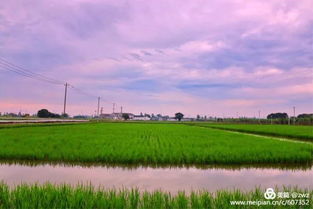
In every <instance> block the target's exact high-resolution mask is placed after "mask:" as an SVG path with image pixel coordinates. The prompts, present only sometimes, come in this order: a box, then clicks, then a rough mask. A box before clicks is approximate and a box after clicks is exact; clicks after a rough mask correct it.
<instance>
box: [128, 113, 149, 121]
mask: <svg viewBox="0 0 313 209" xmlns="http://www.w3.org/2000/svg"><path fill="white" fill-rule="evenodd" d="M150 119H151V117H150V116H149V115H147V114H145V115H133V118H132V119H131V120H150Z"/></svg>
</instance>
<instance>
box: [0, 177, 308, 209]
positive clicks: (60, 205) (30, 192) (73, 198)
mask: <svg viewBox="0 0 313 209" xmlns="http://www.w3.org/2000/svg"><path fill="white" fill-rule="evenodd" d="M279 191H280V190H279ZM283 191H285V192H289V193H294V192H297V193H306V194H307V193H310V197H309V198H302V200H303V201H302V204H301V203H297V204H296V205H289V206H287V207H286V206H285V205H264V206H257V205H239V206H238V205H231V201H266V199H265V198H264V196H263V194H264V191H262V190H261V189H255V190H254V191H251V192H242V191H239V190H234V191H218V192H216V193H213V194H212V193H209V192H206V191H195V192H191V193H189V194H186V193H185V192H179V193H178V194H176V195H172V194H170V193H167V192H162V191H154V192H151V193H150V192H140V191H139V190H138V189H131V190H126V189H124V190H104V189H101V188H99V189H94V188H93V187H91V186H77V187H71V186H69V185H58V186H56V185H51V184H45V185H26V184H24V185H19V186H17V187H15V188H13V189H11V188H10V187H9V186H8V185H6V184H4V183H0V208H1V209H7V208H11V209H28V208H37V209H46V208H49V209H70V208H71V209H80V208H81V209H95V208H99V209H115V208H118V209H147V208H149V209H178V208H180V209H184V208H186V209H187V208H188V209H196V208H197V209H204V208H212V209H221V208H228V209H231V208H249V209H253V208H258V209H259V208H270V209H273V208H295V209H296V208H297V209H298V208H312V195H311V194H312V191H308V190H299V189H288V188H287V189H286V188H285V189H284V190H283ZM281 192H282V191H281ZM276 200H290V201H291V200H293V199H291V197H290V198H287V199H279V198H277V199H276ZM299 204H301V205H299Z"/></svg>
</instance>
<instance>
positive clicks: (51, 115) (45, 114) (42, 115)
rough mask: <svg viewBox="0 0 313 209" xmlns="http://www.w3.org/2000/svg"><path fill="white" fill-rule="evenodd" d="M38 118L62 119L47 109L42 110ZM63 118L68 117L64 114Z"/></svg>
mask: <svg viewBox="0 0 313 209" xmlns="http://www.w3.org/2000/svg"><path fill="white" fill-rule="evenodd" d="M37 116H38V117H39V118H60V117H61V116H60V115H59V114H56V113H52V112H49V111H48V110H47V109H41V110H39V111H38V113H37ZM62 116H63V117H68V115H67V114H63V115H62Z"/></svg>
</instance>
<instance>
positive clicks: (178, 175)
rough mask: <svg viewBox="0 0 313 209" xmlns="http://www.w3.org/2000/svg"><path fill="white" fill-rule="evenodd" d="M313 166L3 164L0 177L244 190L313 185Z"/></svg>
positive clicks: (175, 188) (97, 184)
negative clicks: (153, 166)
mask: <svg viewBox="0 0 313 209" xmlns="http://www.w3.org/2000/svg"><path fill="white" fill-rule="evenodd" d="M312 176H313V167H310V168H307V169H292V168H284V169H279V168H238V169H230V168H205V169H201V168H196V167H189V168H186V167H182V168H178V167H172V168H170V167H167V168H160V167H159V168H152V167H137V168H126V167H118V166H117V167H112V166H88V167H86V166H79V165H75V166H67V165H48V164H42V165H35V166H30V165H22V164H0V181H3V182H4V183H6V184H8V185H9V186H11V187H14V186H16V185H19V184H21V183H26V184H34V183H38V184H44V183H47V182H50V183H53V184H71V185H77V184H91V185H92V186H94V187H101V188H105V189H112V188H115V189H122V188H127V189H128V188H138V189H139V190H141V191H153V190H162V191H167V192H171V193H177V192H178V191H182V190H184V191H186V192H189V191H192V190H206V191H210V192H215V191H217V190H234V189H240V190H243V191H250V190H254V189H255V188H256V187H260V188H262V189H263V188H268V187H278V188H282V187H284V186H290V187H298V188H300V189H313V181H312Z"/></svg>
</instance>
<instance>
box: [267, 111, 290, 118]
mask: <svg viewBox="0 0 313 209" xmlns="http://www.w3.org/2000/svg"><path fill="white" fill-rule="evenodd" d="M287 118H288V114H287V113H285V112H284V113H280V112H277V113H271V114H269V115H268V116H267V119H287Z"/></svg>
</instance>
